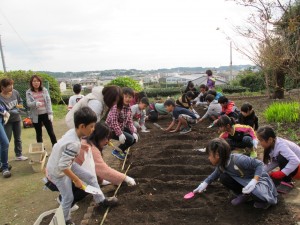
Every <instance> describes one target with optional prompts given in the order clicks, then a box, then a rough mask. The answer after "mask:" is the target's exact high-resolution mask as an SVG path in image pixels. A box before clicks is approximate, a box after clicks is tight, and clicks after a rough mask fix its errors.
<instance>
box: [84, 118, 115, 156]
mask: <svg viewBox="0 0 300 225" xmlns="http://www.w3.org/2000/svg"><path fill="white" fill-rule="evenodd" d="M110 136H111V130H110V128H109V127H108V126H107V125H106V124H105V123H101V122H97V123H96V125H95V130H94V131H93V133H92V134H91V135H90V136H88V137H87V138H86V141H87V143H88V144H90V145H92V144H93V145H95V146H96V148H98V149H99V151H100V152H101V151H102V149H101V147H100V146H99V142H100V141H101V140H103V139H104V138H107V139H110Z"/></svg>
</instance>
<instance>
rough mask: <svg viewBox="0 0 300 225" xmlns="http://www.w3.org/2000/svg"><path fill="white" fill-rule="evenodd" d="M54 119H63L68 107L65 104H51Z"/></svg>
mask: <svg viewBox="0 0 300 225" xmlns="http://www.w3.org/2000/svg"><path fill="white" fill-rule="evenodd" d="M52 110H53V114H54V119H63V118H65V116H66V115H67V113H68V107H67V106H66V105H52Z"/></svg>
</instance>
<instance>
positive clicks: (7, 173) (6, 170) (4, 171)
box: [2, 169, 11, 178]
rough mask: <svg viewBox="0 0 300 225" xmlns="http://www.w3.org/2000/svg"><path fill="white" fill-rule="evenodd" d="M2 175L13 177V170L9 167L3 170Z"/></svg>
mask: <svg viewBox="0 0 300 225" xmlns="http://www.w3.org/2000/svg"><path fill="white" fill-rule="evenodd" d="M2 176H3V177H4V178H9V177H11V172H10V171H9V170H8V169H5V170H3V171H2Z"/></svg>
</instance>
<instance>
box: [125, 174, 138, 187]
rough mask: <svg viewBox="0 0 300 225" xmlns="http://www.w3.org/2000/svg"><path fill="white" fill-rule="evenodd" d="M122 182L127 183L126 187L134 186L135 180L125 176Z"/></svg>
mask: <svg viewBox="0 0 300 225" xmlns="http://www.w3.org/2000/svg"><path fill="white" fill-rule="evenodd" d="M124 181H125V182H126V183H127V185H128V186H135V185H136V183H135V180H134V179H133V178H131V177H129V176H126V177H125V179H124Z"/></svg>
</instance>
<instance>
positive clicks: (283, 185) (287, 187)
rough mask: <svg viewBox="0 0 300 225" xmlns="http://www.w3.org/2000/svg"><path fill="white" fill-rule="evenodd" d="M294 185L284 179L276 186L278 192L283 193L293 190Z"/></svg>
mask: <svg viewBox="0 0 300 225" xmlns="http://www.w3.org/2000/svg"><path fill="white" fill-rule="evenodd" d="M293 188H294V185H293V184H292V183H287V182H284V181H281V182H280V184H279V185H278V186H277V187H276V189H277V192H278V193H281V194H287V193H289V192H290V191H291V190H293Z"/></svg>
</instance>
